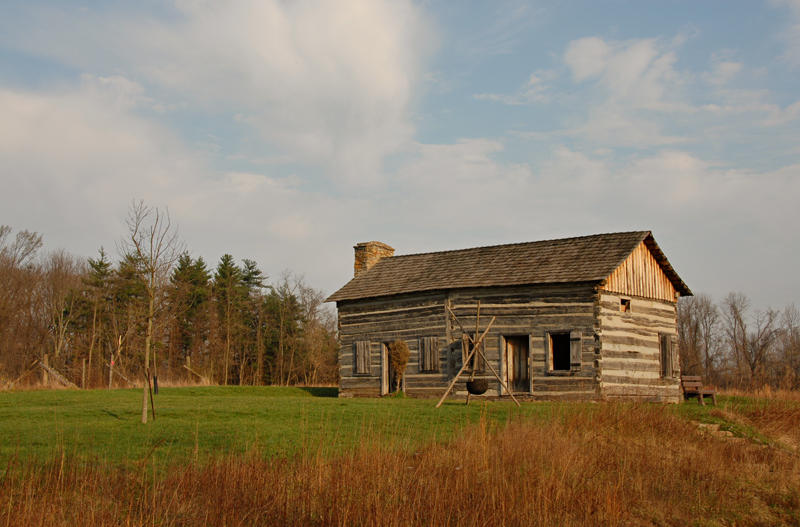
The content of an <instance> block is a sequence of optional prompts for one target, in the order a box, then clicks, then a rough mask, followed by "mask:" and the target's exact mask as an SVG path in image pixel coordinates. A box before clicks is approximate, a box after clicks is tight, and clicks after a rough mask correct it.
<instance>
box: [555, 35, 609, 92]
mask: <svg viewBox="0 0 800 527" xmlns="http://www.w3.org/2000/svg"><path fill="white" fill-rule="evenodd" d="M610 54H611V49H610V47H609V45H608V44H606V43H605V41H604V40H602V39H599V38H597V37H586V38H581V39H578V40H573V41H572V42H570V43H569V45H568V46H567V49H566V51H565V52H564V63H565V64H566V65H567V66H569V68H570V70H572V78H573V79H574V80H575V81H577V82H581V81H584V80H586V79H589V78H592V77H597V76H599V75H600V74H601V73H603V71H604V70H605V68H606V66H607V65H608V56H609V55H610Z"/></svg>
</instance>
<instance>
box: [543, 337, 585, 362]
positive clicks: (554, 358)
mask: <svg viewBox="0 0 800 527" xmlns="http://www.w3.org/2000/svg"><path fill="white" fill-rule="evenodd" d="M582 337H583V335H582V333H581V332H580V331H554V332H550V333H547V334H546V335H545V342H546V343H547V363H548V370H549V371H551V372H568V371H579V370H580V369H581V361H582V357H581V354H582V353H583V342H582Z"/></svg>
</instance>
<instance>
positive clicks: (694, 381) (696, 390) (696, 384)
mask: <svg viewBox="0 0 800 527" xmlns="http://www.w3.org/2000/svg"><path fill="white" fill-rule="evenodd" d="M681 388H683V397H684V399H691V398H692V397H697V400H698V401H699V402H700V404H702V405H703V406H705V404H706V403H705V402H704V400H703V399H704V398H705V397H711V401H712V402H713V403H714V406H716V405H717V390H716V388H714V387H712V386H703V378H702V377H700V376H694V375H683V376H682V377H681Z"/></svg>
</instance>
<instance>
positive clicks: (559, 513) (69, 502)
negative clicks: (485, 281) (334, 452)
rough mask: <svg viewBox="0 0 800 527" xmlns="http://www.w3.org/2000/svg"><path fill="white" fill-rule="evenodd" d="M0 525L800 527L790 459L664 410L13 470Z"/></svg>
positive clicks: (560, 412)
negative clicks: (427, 439)
mask: <svg viewBox="0 0 800 527" xmlns="http://www.w3.org/2000/svg"><path fill="white" fill-rule="evenodd" d="M9 468H10V469H11V470H7V471H6V472H5V475H4V476H3V477H2V479H0V518H4V519H5V521H4V522H0V525H2V524H5V525H144V524H148V525H342V526H344V525H382V526H400V525H457V526H461V527H463V526H473V525H475V526H477V525H687V524H695V523H702V524H703V525H715V524H716V525H733V524H735V525H784V524H785V525H797V524H798V523H800V460H799V459H798V456H797V455H796V454H794V453H791V452H787V451H786V450H783V449H778V448H772V447H768V446H763V445H755V444H751V443H748V442H746V441H744V440H737V441H733V440H730V439H727V438H717V437H707V436H702V435H701V434H699V433H698V431H697V429H696V427H695V426H693V425H692V424H691V423H688V422H686V421H684V420H682V419H680V418H679V417H676V416H675V415H673V414H672V413H671V412H669V411H667V410H666V409H665V408H663V407H660V406H646V405H625V404H600V405H581V406H565V407H561V408H555V409H554V411H553V415H552V417H551V418H549V419H544V420H541V421H532V420H514V421H511V422H509V423H508V424H507V425H505V426H503V427H501V428H500V429H499V430H496V431H490V430H489V427H488V426H487V422H486V421H485V420H484V421H481V422H480V423H479V424H478V425H476V426H473V427H471V428H468V429H467V430H465V431H464V433H463V434H461V435H460V436H459V437H458V438H457V439H455V440H453V441H449V442H446V443H434V444H430V445H428V446H426V447H425V448H422V449H421V450H418V451H405V450H399V449H392V448H389V447H387V446H385V445H384V444H382V443H379V442H377V441H373V440H370V439H369V438H367V439H366V440H365V442H364V444H362V445H361V446H360V447H359V448H358V449H356V450H355V451H353V452H350V453H348V454H346V455H339V456H327V455H324V454H323V449H321V448H319V447H315V448H314V450H308V451H306V452H304V453H302V454H300V455H298V456H297V457H296V458H292V459H284V458H279V459H268V458H265V457H264V455H263V453H260V452H251V453H250V454H248V455H244V456H227V457H220V458H218V459H216V460H214V461H212V462H210V463H207V464H203V465H198V464H188V465H183V466H174V467H172V468H171V469H170V470H168V471H167V473H166V474H165V475H158V473H157V471H156V469H155V467H153V466H152V465H151V464H150V462H148V461H147V460H144V461H143V462H142V463H141V464H140V465H139V466H137V467H135V468H127V469H126V468H114V469H109V468H106V467H102V466H93V465H88V464H85V463H84V464H78V463H76V462H74V461H73V460H70V459H69V458H68V457H66V456H57V457H56V458H55V459H54V460H53V461H52V462H51V463H49V464H47V465H44V466H41V465H39V466H35V465H31V466H23V465H22V464H21V463H19V462H18V463H17V464H16V465H15V466H13V467H9Z"/></svg>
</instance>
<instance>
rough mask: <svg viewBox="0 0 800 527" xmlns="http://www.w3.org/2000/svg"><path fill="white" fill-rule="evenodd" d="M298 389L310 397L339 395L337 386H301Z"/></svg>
mask: <svg viewBox="0 0 800 527" xmlns="http://www.w3.org/2000/svg"><path fill="white" fill-rule="evenodd" d="M300 389H301V390H303V391H304V392H306V393H308V394H310V395H311V396H312V397H339V388H336V387H335V386H325V387H321V386H301V387H300Z"/></svg>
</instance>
